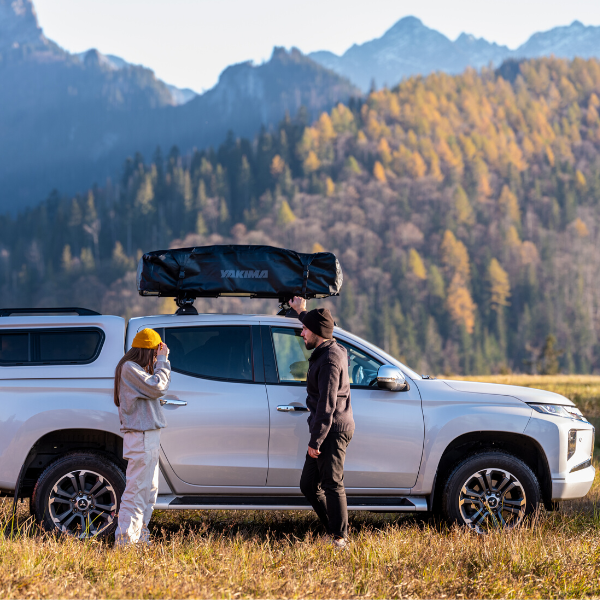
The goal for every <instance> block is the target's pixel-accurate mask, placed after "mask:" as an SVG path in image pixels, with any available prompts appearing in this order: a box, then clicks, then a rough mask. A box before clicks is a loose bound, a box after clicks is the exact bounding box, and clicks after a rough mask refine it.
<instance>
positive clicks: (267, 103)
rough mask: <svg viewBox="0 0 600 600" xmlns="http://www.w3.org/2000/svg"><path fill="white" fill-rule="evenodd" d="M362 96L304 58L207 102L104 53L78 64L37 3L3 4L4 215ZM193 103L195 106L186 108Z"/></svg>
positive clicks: (227, 82)
mask: <svg viewBox="0 0 600 600" xmlns="http://www.w3.org/2000/svg"><path fill="white" fill-rule="evenodd" d="M359 94H360V90H359V89H358V88H357V87H356V86H354V85H352V84H351V83H350V82H349V81H347V80H346V79H344V78H343V77H341V76H339V75H337V74H336V73H334V72H332V71H329V70H327V69H325V68H324V67H322V66H321V65H319V64H317V63H316V62H314V61H312V60H311V59H309V58H307V57H305V56H304V55H303V54H302V53H301V52H300V51H298V50H296V49H292V50H290V51H286V50H284V49H283V48H275V49H274V51H273V54H272V57H271V59H270V60H269V61H267V62H265V63H264V64H261V65H256V66H255V65H253V64H252V63H251V62H245V63H241V64H237V65H232V66H230V67H228V68H227V69H225V70H224V71H223V73H222V74H221V76H220V78H219V82H218V83H217V85H216V86H215V87H214V88H212V89H211V90H209V91H207V92H205V93H204V94H202V95H196V94H194V93H193V92H191V90H179V89H175V92H174V89H173V88H172V87H171V86H168V85H167V84H166V83H165V82H163V81H161V80H159V79H157V78H156V76H155V75H154V73H153V72H152V71H151V70H150V69H147V68H145V67H143V66H139V65H131V64H128V63H126V62H125V61H124V60H122V59H120V58H119V57H114V56H106V55H103V54H101V53H100V52H98V51H97V50H89V51H88V52H85V53H83V54H79V55H77V54H70V53H69V52H66V51H65V50H63V49H62V48H60V46H58V45H57V44H56V43H54V42H52V41H51V40H49V39H47V38H46V37H45V36H44V34H43V31H42V30H41V28H40V26H39V24H38V22H37V18H36V14H35V10H34V7H33V4H32V2H31V0H0V106H1V107H2V110H1V111H0V131H2V144H1V145H0V211H2V212H4V211H6V210H10V211H13V212H14V211H16V210H18V209H21V208H24V207H26V206H28V205H31V204H35V203H38V202H39V201H41V200H42V199H43V198H45V197H46V196H47V195H48V194H49V193H50V191H51V190H52V189H53V188H58V189H59V190H60V192H61V193H70V192H74V191H78V190H81V189H84V188H86V187H87V186H89V185H90V184H92V183H94V182H97V183H99V184H102V183H104V181H105V180H106V178H107V177H114V176H115V175H118V169H119V167H120V166H121V165H122V163H123V159H124V157H126V156H129V155H133V154H134V153H135V152H137V151H139V152H141V153H142V154H143V155H145V156H146V157H149V156H150V155H151V154H152V153H153V152H154V151H155V149H156V147H157V146H161V147H163V148H164V149H167V150H168V149H169V148H170V147H171V146H173V145H177V146H179V147H180V149H181V151H182V152H187V151H189V150H191V149H192V148H193V147H199V148H201V147H207V146H210V145H212V144H217V143H219V142H221V141H222V140H223V138H224V137H225V135H226V134H227V132H228V131H229V130H232V131H234V132H235V134H236V135H243V136H250V137H251V136H253V135H254V134H255V133H256V132H257V131H258V130H259V128H260V127H261V125H266V126H269V125H271V124H274V123H277V122H278V121H280V120H281V119H282V118H284V116H285V115H286V113H289V114H290V115H295V114H296V113H297V112H298V110H299V109H300V107H301V106H305V107H306V109H307V112H308V114H307V117H308V118H310V117H311V116H315V115H318V114H319V113H320V112H322V111H323V110H328V109H329V108H331V107H332V106H333V105H334V104H336V103H337V102H340V101H342V102H344V101H347V100H348V99H349V97H350V96H353V95H359ZM184 100H187V101H186V102H185V103H184Z"/></svg>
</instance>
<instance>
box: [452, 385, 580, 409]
mask: <svg viewBox="0 0 600 600" xmlns="http://www.w3.org/2000/svg"><path fill="white" fill-rule="evenodd" d="M443 381H444V383H446V385H448V386H450V387H451V388H452V389H453V390H456V391H457V392H470V393H474V394H494V395H496V396H512V397H513V398H518V399H519V400H522V401H523V402H537V403H539V404H542V403H543V404H562V405H563V406H565V405H569V406H575V405H574V404H573V402H571V401H570V400H569V399H568V398H565V397H564V396H561V395H560V394H555V393H554V392H547V391H545V390H536V389H535V388H527V387H521V386H518V385H504V384H501V383H481V382H479V381H455V380H454V379H444V380H443Z"/></svg>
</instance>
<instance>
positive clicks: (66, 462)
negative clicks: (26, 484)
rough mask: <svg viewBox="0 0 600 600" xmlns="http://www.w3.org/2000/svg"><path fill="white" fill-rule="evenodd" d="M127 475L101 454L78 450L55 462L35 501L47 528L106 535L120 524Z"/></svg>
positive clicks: (36, 511) (36, 512)
mask: <svg viewBox="0 0 600 600" xmlns="http://www.w3.org/2000/svg"><path fill="white" fill-rule="evenodd" d="M124 490H125V475H124V473H123V471H121V469H119V467H117V466H116V465H115V464H114V463H113V462H111V461H110V460H109V459H107V458H105V457H104V456H101V455H99V454H92V453H83V452H77V453H73V454H68V455H66V456H63V457H62V458H59V459H58V460H57V461H55V462H53V463H52V464H51V465H49V466H48V468H47V469H46V470H45V471H44V472H43V473H42V475H41V476H40V478H39V479H38V481H37V483H36V486H35V488H34V490H33V495H32V498H31V502H32V505H33V513H34V515H35V517H36V520H37V521H38V522H39V523H40V524H41V525H42V526H43V527H44V529H46V530H47V531H56V532H60V533H65V534H67V535H71V536H74V537H78V538H81V539H83V538H88V537H105V536H108V535H110V534H111V533H114V530H115V529H116V526H117V514H118V510H119V502H120V501H121V496H122V495H123V491H124Z"/></svg>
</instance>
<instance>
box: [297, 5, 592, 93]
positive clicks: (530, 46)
mask: <svg viewBox="0 0 600 600" xmlns="http://www.w3.org/2000/svg"><path fill="white" fill-rule="evenodd" d="M550 55H554V56H556V57H559V58H570V59H572V58H575V57H576V56H580V57H582V58H592V57H600V27H594V26H585V25H583V24H582V23H580V22H579V21H573V23H571V25H569V26H566V27H555V28H554V29H551V30H549V31H544V32H539V33H535V34H533V35H532V36H531V37H530V38H529V39H528V40H527V41H526V42H525V43H524V44H522V45H521V46H519V47H518V48H517V49H515V50H511V49H510V48H508V47H507V46H500V45H498V44H496V43H491V42H488V41H487V40H485V39H483V38H476V37H475V36H473V35H469V34H466V33H462V34H461V35H460V36H458V38H457V39H456V40H455V41H452V40H450V39H448V38H447V37H446V36H445V35H443V34H442V33H440V32H439V31H435V30H434V29H430V28H429V27H426V26H425V25H424V24H423V23H422V22H421V21H420V20H419V19H417V18H416V17H405V18H403V19H400V20H399V21H398V22H397V23H396V24H395V25H394V26H393V27H391V28H390V29H388V30H387V31H386V32H385V33H384V34H383V35H382V36H381V37H380V38H377V39H374V40H371V41H368V42H365V43H364V44H360V45H358V44H355V45H353V46H352V47H351V48H349V49H348V50H347V51H346V52H344V54H342V55H341V56H338V55H337V54H334V53H333V52H329V51H326V50H323V51H319V52H311V53H310V54H309V55H308V56H309V57H310V58H312V59H313V60H314V61H316V62H318V63H319V64H321V65H323V66H324V67H326V68H328V69H332V70H333V71H335V72H336V73H339V74H340V75H342V76H344V77H347V78H348V79H350V80H351V81H352V82H354V83H356V84H357V85H358V86H359V87H360V88H361V89H362V90H363V91H365V92H366V91H367V90H369V88H370V87H371V86H372V85H373V82H374V83H375V84H376V85H380V86H381V85H387V86H389V87H393V86H394V85H396V84H397V83H399V82H400V81H401V80H402V79H403V78H405V77H409V76H411V75H427V74H429V73H432V72H434V71H445V72H447V73H461V72H462V71H464V70H465V69H466V68H467V67H474V68H476V69H479V68H481V67H484V66H487V65H489V64H490V63H492V64H494V65H495V66H499V65H500V64H501V63H502V62H503V61H505V60H506V59H509V58H512V59H522V58H537V57H541V56H550Z"/></svg>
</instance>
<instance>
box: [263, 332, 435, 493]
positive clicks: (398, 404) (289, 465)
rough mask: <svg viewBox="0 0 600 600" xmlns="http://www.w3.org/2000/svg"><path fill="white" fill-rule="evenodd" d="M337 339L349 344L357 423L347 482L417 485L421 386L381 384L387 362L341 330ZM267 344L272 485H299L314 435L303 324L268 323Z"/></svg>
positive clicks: (421, 427) (348, 457)
mask: <svg viewBox="0 0 600 600" xmlns="http://www.w3.org/2000/svg"><path fill="white" fill-rule="evenodd" d="M337 340H338V343H341V344H342V345H343V346H344V347H345V348H346V349H347V351H348V363H349V365H348V367H349V368H348V373H349V376H350V382H351V402H352V411H353V413H354V421H355V424H356V430H355V432H354V436H353V438H352V441H351V442H350V445H349V447H348V452H347V455H346V464H345V469H344V480H345V483H346V487H347V488H363V489H364V488H410V487H412V486H413V485H414V484H415V482H416V479H417V475H418V472H419V467H420V464H421V456H422V452H423V438H424V422H423V411H422V408H421V397H420V395H419V391H418V389H417V387H416V386H415V385H411V386H410V390H409V391H406V392H389V391H386V390H380V389H379V388H377V387H375V386H376V377H377V370H378V369H379V367H380V366H381V364H382V363H381V361H379V360H377V359H376V358H375V357H373V356H372V355H371V354H370V353H368V352H367V351H365V350H363V349H361V348H359V347H358V346H357V345H356V344H353V343H350V342H349V341H347V340H344V339H343V338H342V337H340V336H337ZM263 347H264V348H265V373H266V376H267V395H268V397H269V407H270V408H269V410H270V417H271V432H270V443H269V476H268V479H267V485H268V486H297V485H298V484H299V481H300V473H301V471H302V467H303V465H304V460H305V456H306V449H307V446H308V441H309V433H308V425H307V423H306V419H307V415H308V413H307V412H305V411H306V372H307V370H308V357H309V356H310V352H308V351H307V350H306V348H305V347H304V341H303V340H302V338H301V337H300V329H299V328H292V327H263ZM271 363H272V365H273V366H272V367H270V364H271ZM407 381H409V382H410V380H409V379H407ZM290 407H292V408H293V409H294V410H292V408H290Z"/></svg>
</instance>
